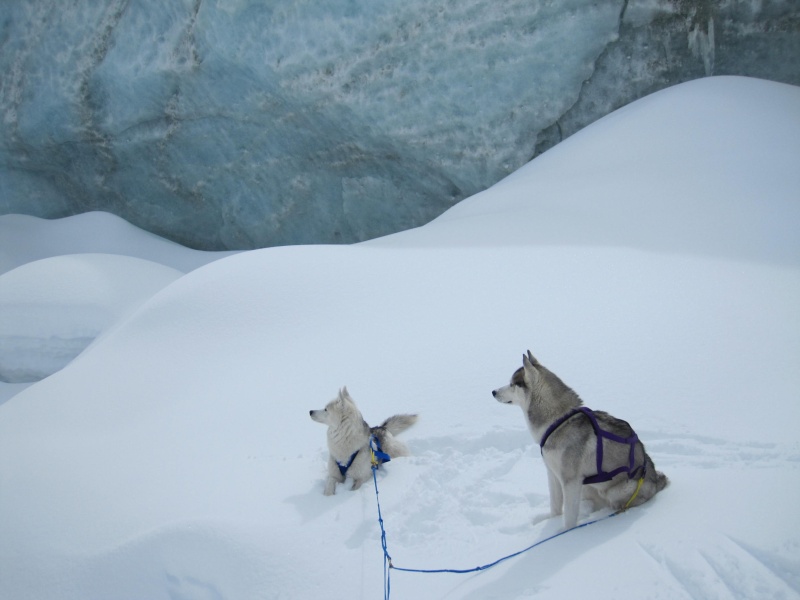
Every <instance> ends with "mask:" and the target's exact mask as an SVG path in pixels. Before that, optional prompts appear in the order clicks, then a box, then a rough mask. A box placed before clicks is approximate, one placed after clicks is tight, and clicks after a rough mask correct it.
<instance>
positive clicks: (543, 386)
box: [492, 350, 669, 529]
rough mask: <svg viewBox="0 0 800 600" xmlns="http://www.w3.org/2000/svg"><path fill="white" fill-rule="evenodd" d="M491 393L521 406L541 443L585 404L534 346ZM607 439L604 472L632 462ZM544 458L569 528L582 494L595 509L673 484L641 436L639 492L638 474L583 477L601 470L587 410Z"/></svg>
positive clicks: (554, 509) (602, 416) (555, 503)
mask: <svg viewBox="0 0 800 600" xmlns="http://www.w3.org/2000/svg"><path fill="white" fill-rule="evenodd" d="M492 395H493V396H494V397H495V399H496V400H497V401H498V402H502V403H503V404H516V405H517V406H519V407H520V408H522V412H523V413H525V420H526V422H527V424H528V428H529V429H530V432H531V434H532V435H533V439H534V440H536V443H537V444H541V440H542V436H544V434H545V432H546V431H547V429H548V428H549V427H550V425H551V424H553V423H554V422H555V421H557V420H558V419H559V418H561V417H563V416H565V415H567V414H568V413H569V412H570V411H572V410H573V409H575V408H577V407H579V406H582V405H583V402H582V401H581V399H580V397H579V396H578V394H576V393H575V392H574V391H573V390H572V389H571V388H569V387H568V386H567V385H566V384H564V382H563V381H561V379H559V378H558V377H557V376H556V375H555V374H554V373H553V372H551V371H549V370H548V369H547V368H545V367H544V366H543V365H542V364H541V363H540V362H539V361H538V360H536V359H535V358H534V357H533V355H532V354H531V352H530V350H529V351H528V354H527V356H523V357H522V367H520V368H519V369H517V371H516V372H515V373H514V374H513V376H512V377H511V383H510V384H509V385H507V386H505V387H501V388H499V389H496V390H494V391H493V392H492ZM593 412H594V415H595V417H596V418H597V421H598V424H599V425H600V427H601V428H602V429H604V430H606V431H608V432H611V433H613V434H616V435H618V436H621V437H630V436H632V435H634V433H633V429H632V428H631V426H630V425H629V424H628V423H627V422H626V421H623V420H621V419H617V418H615V417H612V416H611V415H609V414H608V413H605V412H601V411H593ZM602 443H603V464H602V469H603V471H606V472H611V471H613V470H614V469H615V468H617V467H620V466H624V465H628V461H629V453H630V446H629V445H627V444H623V443H619V442H615V441H612V440H608V439H603V442H602ZM542 458H543V460H544V464H545V466H546V467H547V481H548V485H549V489H550V516H551V517H555V516H558V515H561V514H563V515H564V527H565V529H570V528H572V527H575V526H576V525H577V523H578V512H579V510H580V503H581V498H582V497H583V498H584V499H586V500H588V501H590V502H591V504H592V509H593V510H597V509H599V508H601V507H604V506H605V507H608V508H610V509H611V510H614V511H618V510H623V509H625V508H629V507H633V506H638V505H640V504H642V503H643V502H646V501H647V500H649V499H650V498H652V497H653V496H655V495H656V493H658V492H660V491H661V490H663V489H664V488H665V487H666V486H667V484H668V483H669V480H668V479H667V477H666V476H665V475H664V474H663V473H660V472H658V471H656V469H655V466H654V465H653V461H652V460H651V459H650V457H649V456H648V455H647V452H645V449H644V445H643V444H642V443H641V441H637V442H636V443H635V445H634V464H635V465H636V466H637V467H638V466H640V465H642V464H643V461H644V465H645V466H644V470H645V475H644V481H643V482H642V485H641V487H640V489H639V491H638V493H637V492H636V489H637V486H638V478H635V479H631V478H629V477H628V474H627V473H620V474H618V475H616V476H615V477H614V478H613V479H611V480H610V481H606V482H602V483H589V484H584V478H586V477H591V476H593V475H596V474H597V462H596V460H597V436H596V434H595V430H594V427H593V425H592V423H591V421H590V420H589V418H588V417H587V416H586V415H584V414H582V413H578V414H575V415H573V416H572V417H570V418H569V419H567V420H566V421H565V422H564V423H563V424H562V425H560V426H559V427H558V428H557V429H555V430H554V431H553V432H552V433H551V435H550V436H549V437H548V438H547V440H546V443H545V446H544V448H543V449H542ZM634 495H635V497H634ZM632 498H633V500H631V499H632Z"/></svg>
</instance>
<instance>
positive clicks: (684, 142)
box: [369, 77, 800, 265]
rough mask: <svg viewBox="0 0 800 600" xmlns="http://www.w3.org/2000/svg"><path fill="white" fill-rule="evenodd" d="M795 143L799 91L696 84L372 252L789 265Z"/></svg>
mask: <svg viewBox="0 0 800 600" xmlns="http://www.w3.org/2000/svg"><path fill="white" fill-rule="evenodd" d="M798 131H800V88H798V87H795V86H790V85H785V84H781V83H774V82H767V81H760V80H755V79H748V78H745V77H714V78H710V79H701V80H697V81H692V82H689V83H685V84H682V85H679V86H675V87H673V88H669V89H667V90H663V91H661V92H659V93H657V94H653V95H651V96H647V97H646V98H643V99H641V100H638V101H636V102H634V103H632V104H629V105H628V106H625V107H623V108H621V109H619V110H617V111H616V112H614V113H612V114H610V115H608V116H607V117H604V118H603V119H601V120H599V121H597V122H596V123H594V124H593V125H592V126H591V127H590V128H587V129H585V130H583V131H580V132H578V133H576V134H575V135H573V136H572V137H570V138H568V139H567V140H565V141H564V142H563V143H561V144H559V145H558V146H556V147H554V148H553V149H551V150H550V151H548V152H546V153H545V154H543V155H542V156H540V157H539V158H537V159H536V160H534V161H532V162H530V163H528V164H527V165H525V166H524V167H522V168H521V169H519V170H518V171H517V172H515V173H513V174H512V175H510V176H509V177H507V178H505V179H504V180H502V181H501V182H499V183H497V184H496V185H495V186H494V187H492V188H490V189H489V190H487V191H485V192H482V193H480V194H476V195H475V196H472V197H471V198H468V199H466V200H464V201H462V202H461V203H459V204H458V205H456V206H455V207H453V208H452V209H450V210H449V211H448V212H446V213H445V214H444V215H442V216H441V217H439V218H438V219H436V220H435V221H433V222H432V223H429V224H428V225H426V226H424V227H421V228H419V229H416V230H414V231H411V232H405V233H402V234H397V235H395V236H388V237H386V238H382V239H379V240H375V241H373V242H369V243H371V244H375V245H390V244H394V243H395V240H396V243H398V244H399V245H407V244H409V243H414V244H425V245H428V246H430V245H438V246H441V245H443V244H446V245H468V246H474V245H478V244H480V245H495V246H496V245H498V244H503V245H515V244H524V245H530V244H533V245H536V246H542V245H553V244H559V245H579V246H597V245H602V246H616V247H630V248H639V249H642V250H651V251H659V252H669V253H676V252H677V253H682V254H687V255H693V256H696V255H703V256H711V257H724V258H734V259H744V260H757V261H763V262H770V263H777V264H791V265H797V264H800V235H797V231H798V225H799V224H800V201H798V198H799V197H800V196H799V195H798V190H800V168H797V164H798V162H797V161H798V156H800V136H798ZM509 215H514V216H515V218H513V219H509Z"/></svg>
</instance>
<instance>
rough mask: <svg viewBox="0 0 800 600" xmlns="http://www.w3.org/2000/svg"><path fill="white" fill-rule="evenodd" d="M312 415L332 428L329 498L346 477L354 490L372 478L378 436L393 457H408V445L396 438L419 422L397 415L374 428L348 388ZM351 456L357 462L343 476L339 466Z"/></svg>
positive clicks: (327, 485)
mask: <svg viewBox="0 0 800 600" xmlns="http://www.w3.org/2000/svg"><path fill="white" fill-rule="evenodd" d="M309 414H310V416H311V418H312V419H313V420H314V421H317V422H318V423H323V424H325V425H327V426H328V478H327V480H326V481H325V490H324V492H323V493H324V494H325V495H326V496H331V495H333V494H334V493H336V484H337V483H344V481H345V478H346V477H350V478H351V479H352V480H353V487H352V488H351V489H353V490H357V489H358V488H360V487H361V484H363V483H364V482H365V481H367V480H368V479H369V478H370V477H372V453H371V451H370V448H369V440H370V436H373V435H374V436H375V437H376V439H377V440H378V442H379V443H380V447H381V449H382V451H383V452H385V453H386V454H388V455H389V456H390V457H391V458H396V457H398V456H408V455H409V452H408V448H407V447H406V445H405V444H404V443H403V442H401V441H400V440H398V439H396V438H395V437H394V436H395V435H397V434H399V433H402V432H403V431H405V430H406V429H408V428H409V427H411V426H412V425H413V424H414V423H416V422H417V415H395V416H393V417H389V418H388V419H386V420H385V421H384V422H383V423H382V424H381V425H379V426H377V427H370V426H369V425H368V424H367V422H366V421H365V420H364V418H363V417H362V416H361V411H359V410H358V407H357V406H356V403H355V402H354V401H353V399H352V398H351V397H350V394H349V393H348V392H347V388H346V387H343V388H342V389H341V390H339V395H338V396H337V397H336V398H334V399H333V400H331V401H330V402H328V404H327V406H325V408H324V409H322V410H311V411H309ZM354 454H355V456H354ZM351 457H353V462H352V463H351V464H350V466H349V467H348V468H347V472H346V475H343V474H342V472H341V470H340V469H339V464H341V465H346V464H347V463H348V462H349V461H350V458H351ZM337 463H338V464H337Z"/></svg>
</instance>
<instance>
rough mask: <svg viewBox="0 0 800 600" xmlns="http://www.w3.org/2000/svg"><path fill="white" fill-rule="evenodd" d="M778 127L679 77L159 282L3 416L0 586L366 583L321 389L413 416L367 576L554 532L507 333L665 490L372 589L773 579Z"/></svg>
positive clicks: (735, 591) (219, 594)
mask: <svg viewBox="0 0 800 600" xmlns="http://www.w3.org/2000/svg"><path fill="white" fill-rule="evenodd" d="M721 97H724V98H725V99H726V103H725V108H724V109H721V108H720V109H718V110H710V109H708V108H707V107H708V106H709V105H714V104H715V103H718V102H719V99H720V98H721ZM754 98H755V99H759V102H754V101H753V99H754ZM698 113H699V114H698ZM678 115H682V117H683V119H679V118H677V116H678ZM799 117H800V89H797V88H792V87H788V86H782V85H779V84H772V83H766V82H763V81H757V80H747V79H732V78H715V79H706V80H703V81H699V82H695V83H692V84H687V85H683V86H679V87H677V88H673V89H670V90H667V91H665V92H662V93H660V94H656V95H654V96H652V97H650V98H646V99H644V100H642V101H640V102H638V103H635V104H634V105H631V106H629V107H627V108H626V109H622V110H620V111H618V112H617V113H615V114H614V115H612V116H611V117H609V118H607V119H604V120H603V121H601V122H599V123H598V124H596V125H595V126H593V127H590V128H588V129H587V130H584V131H583V132H581V133H580V134H578V135H576V136H574V137H573V138H571V139H570V140H569V141H568V142H567V143H565V144H562V145H561V146H559V147H557V148H555V149H554V150H553V151H551V152H548V153H547V154H545V155H543V156H542V157H540V158H539V159H537V160H536V161H534V162H533V163H531V164H530V165H528V166H527V167H525V168H523V169H521V170H520V171H519V172H517V173H516V174H514V175H512V176H511V177H510V178H509V179H507V180H506V181H504V182H501V183H500V184H498V185H497V186H495V187H494V188H491V189H490V190H488V191H486V192H484V193H483V194H480V195H478V196H476V197H474V198H471V199H468V200H467V201H465V202H464V203H462V204H461V205H459V206H458V207H456V208H455V209H453V210H452V211H451V212H449V213H447V214H445V215H444V216H443V217H441V218H440V219H437V220H436V221H434V222H433V223H431V224H429V225H428V226H425V227H423V228H420V229H418V230H414V231H409V232H406V233H403V234H397V235H394V236H391V237H389V238H385V239H383V240H376V241H374V242H370V243H367V244H360V245H356V246H304V247H286V248H273V249H267V250H260V251H253V252H246V253H241V254H237V255H234V256H231V257H228V258H225V259H222V260H218V261H215V262H212V263H210V264H208V265H206V266H205V267H202V268H199V269H196V270H194V271H192V272H190V273H188V274H186V275H184V276H182V277H180V278H179V279H177V280H176V281H175V282H174V283H172V284H170V285H167V286H166V287H165V288H163V289H162V290H161V291H160V292H158V293H156V294H155V295H154V296H152V297H151V298H150V299H149V301H147V302H145V303H144V304H143V305H142V306H141V307H140V308H139V309H138V310H136V312H135V313H134V314H132V315H131V316H129V317H127V318H125V319H124V320H123V321H122V322H118V323H116V324H115V325H114V326H113V329H110V330H109V331H107V332H106V334H105V335H104V336H102V338H101V339H99V340H98V341H97V343H95V344H94V345H92V346H91V347H90V348H89V349H88V350H87V351H85V352H84V353H83V354H81V355H80V356H79V357H78V358H77V359H76V360H74V361H73V362H72V363H71V364H70V365H69V366H68V367H66V368H65V369H63V370H62V371H59V372H57V373H55V374H54V375H52V376H51V377H49V378H47V379H44V380H43V381H41V382H39V383H37V384H35V385H33V386H31V387H29V388H27V389H26V390H25V391H23V392H21V393H19V394H17V395H16V396H14V397H13V398H11V399H10V400H9V401H7V402H6V403H5V404H2V405H0V597H2V598H6V597H8V598H15V599H20V600H24V599H26V598H37V599H39V598H47V599H73V598H74V599H78V598H80V599H86V598H98V599H99V598H131V599H133V598H165V599H166V598H171V599H177V598H180V599H184V598H196V599H205V598H225V599H243V598H343V599H344V598H347V599H351V598H380V597H383V595H384V591H383V581H382V580H383V572H382V553H381V546H380V530H379V527H378V523H377V512H376V504H375V499H376V496H375V492H374V489H373V488H372V487H371V486H366V485H365V486H364V487H363V488H362V489H361V490H359V491H357V492H350V491H348V490H346V489H344V488H341V487H340V488H339V491H338V493H337V494H336V495H335V496H333V497H323V496H322V486H323V479H324V461H325V445H324V437H325V436H324V429H323V428H322V427H321V426H320V425H319V424H317V423H314V422H312V421H311V420H310V419H309V418H308V410H309V409H311V408H319V407H322V406H323V405H324V404H325V403H326V402H327V401H328V400H329V399H330V398H331V397H333V395H334V394H335V392H336V390H337V388H338V387H339V386H341V385H344V384H346V385H347V386H348V388H349V390H350V392H351V394H352V395H353V397H354V398H355V400H356V402H358V403H359V405H360V406H361V408H362V412H363V413H364V416H365V418H366V419H367V420H368V421H370V422H371V423H376V422H378V421H380V420H382V419H383V418H385V417H386V416H388V415H389V414H392V413H394V412H411V411H413V412H419V413H420V415H421V419H420V422H419V424H418V425H417V426H415V427H414V428H413V429H411V430H410V431H409V432H407V433H406V434H404V438H405V439H406V441H407V442H408V443H409V446H410V447H411V450H412V452H413V454H414V455H413V456H412V457H409V458H405V459H397V460H395V461H392V462H391V463H390V464H388V465H386V467H385V469H384V470H383V471H382V472H381V473H380V474H379V477H378V484H379V486H380V499H381V506H382V510H383V517H384V520H385V524H386V532H387V541H388V545H389V551H390V553H391V554H392V556H393V559H394V563H395V565H397V566H400V567H411V568H440V567H448V568H469V567H474V566H477V565H479V564H485V563H488V562H491V561H493V560H495V559H496V558H499V557H500V556H503V555H506V554H509V553H511V552H514V551H517V550H520V549H521V548H524V547H526V546H529V545H530V544H532V543H534V542H535V541H537V540H539V539H543V538H545V537H547V536H549V535H551V534H553V533H555V532H557V531H558V530H559V528H560V526H561V523H560V520H558V519H553V520H544V521H541V522H539V523H538V524H536V525H534V524H533V519H534V517H536V516H539V515H541V514H543V513H545V512H546V511H547V507H548V500H547V485H546V476H545V473H544V467H543V465H542V463H541V459H540V458H539V456H538V450H537V448H535V447H533V443H532V440H531V438H530V435H529V433H528V432H527V428H526V427H525V424H524V422H523V418H522V414H521V413H520V411H519V410H518V409H514V408H510V407H506V406H502V405H500V404H498V403H497V402H495V401H494V399H493V398H492V397H491V393H490V392H491V390H492V389H493V388H496V387H498V386H500V385H502V384H504V383H505V382H506V381H507V380H508V378H509V376H510V375H511V373H512V372H513V370H514V369H516V368H517V367H518V366H519V364H520V357H521V354H522V352H524V351H525V350H526V349H527V348H530V349H531V350H532V351H533V352H534V353H535V354H536V355H537V357H538V358H539V359H540V360H541V361H542V362H543V363H544V364H545V365H547V366H549V367H550V368H551V369H553V370H554V371H555V372H556V373H558V374H559V375H561V376H562V378H563V379H564V380H565V381H566V382H567V383H568V384H570V385H571V386H572V387H574V388H575V389H576V390H577V391H578V392H579V393H580V394H581V395H582V397H583V399H584V401H585V402H586V404H587V405H589V406H591V407H593V408H598V409H603V410H608V411H610V412H612V413H614V414H616V415H618V416H621V417H623V418H625V419H626V420H628V421H630V422H631V424H632V425H633V426H634V427H635V428H636V430H637V432H638V433H639V435H640V437H641V438H642V439H643V440H644V441H645V443H646V445H647V448H648V451H649V452H650V454H651V456H652V458H653V460H654V461H655V464H656V466H657V467H658V468H659V469H660V470H663V471H664V472H665V473H667V475H668V476H669V477H670V479H671V481H672V484H671V486H670V487H669V488H667V490H665V491H664V492H663V493H662V494H660V495H659V496H657V497H656V498H655V499H654V500H653V501H652V502H650V503H648V504H646V505H644V506H642V507H640V508H637V509H634V510H631V511H629V512H628V513H625V514H624V515H621V516H617V517H615V518H613V519H609V520H605V521H602V522H600V523H597V524H595V525H591V526H589V527H586V528H582V529H580V530H577V531H574V532H570V533H568V534H566V535H564V536H561V537H559V538H557V539H555V540H553V541H551V542H548V543H547V544H546V545H544V546H541V547H539V548H537V549H535V550H532V551H530V552H528V553H526V554H524V555H522V556H520V557H517V558H514V559H511V560H509V561H506V562H504V563H502V564H501V565H499V566H497V567H495V568H493V569H491V570H489V571H485V572H482V573H479V574H472V575H451V574H442V575H424V574H412V573H403V572H398V571H393V572H392V575H391V577H392V579H391V581H392V592H391V597H392V598H397V599H399V598H444V597H447V598H474V599H478V598H481V599H482V598H532V597H536V598H565V597H567V598H570V597H588V596H591V597H597V598H609V597H636V598H761V597H770V598H796V597H798V595H799V594H800V577H798V575H797V573H798V572H800V518H799V517H798V516H797V511H796V509H795V504H796V496H797V493H798V492H799V491H800V485H798V483H799V480H798V475H799V474H800V471H799V470H798V466H799V465H800V445H799V444H798V438H797V434H796V423H797V422H798V419H800V405H799V404H798V402H797V389H800V370H798V369H797V365H798V364H800V363H799V361H800V318H799V317H798V310H797V307H798V306H800V239H798V236H797V235H792V233H793V232H796V231H798V230H800V229H798V226H800V219H798V212H797V211H798V208H797V204H798V202H797V198H796V197H793V196H792V195H791V192H792V190H795V191H796V190H798V189H800V187H798V186H797V177H798V175H797V173H796V169H790V168H785V167H786V166H791V165H795V164H797V162H798V160H797V159H798V158H800V136H798V135H797V134H798V133H800V122H799V121H798V118H799ZM697 123H703V124H704V128H703V130H702V131H698V130H697ZM753 123H755V124H756V125H757V126H753ZM754 130H755V131H757V132H758V133H759V135H755V133H754ZM720 132H724V136H723V137H722V138H720ZM762 132H767V133H768V134H767V133H764V134H763V135H761V133H762ZM745 139H746V140H747V143H744V142H742V143H739V144H734V143H732V142H733V141H740V142H741V141H742V140H745ZM715 140H716V141H715ZM712 142H713V143H712ZM776 142H779V143H776ZM593 148H594V149H595V150H599V154H598V153H597V152H592V151H591V150H592V149H593ZM646 148H650V153H647V152H645V149H646ZM632 149H633V150H632ZM634 159H636V160H634ZM632 161H633V162H632ZM682 161H689V162H691V163H692V164H694V165H696V171H695V172H694V173H695V174H696V177H695V176H694V175H688V176H687V177H690V180H686V179H683V176H682V175H680V173H682V171H681V170H676V171H674V172H673V176H671V177H670V176H667V175H665V174H664V170H665V169H667V172H669V169H668V167H669V165H670V164H673V163H677V162H682ZM542 165H545V166H542ZM559 173H561V174H567V173H570V174H571V177H569V178H564V177H557V175H558V174H559ZM731 180H733V181H734V183H733V184H732V183H731ZM559 181H560V183H559ZM743 188H744V189H743ZM748 190H749V191H748ZM611 191H613V192H614V193H613V194H612V193H611ZM676 191H680V192H681V194H680V195H679V196H678V197H675V196H674V192H676ZM545 192H547V193H545ZM756 195H757V201H756V200H753V196H756ZM793 199H794V202H792V200H793ZM748 200H749V201H750V202H749V203H748ZM731 203H732V204H731ZM640 205H641V206H640ZM603 207H605V208H603ZM729 209H730V210H729ZM729 212H733V213H735V216H730V215H729ZM728 217H730V218H728ZM747 222H750V223H751V224H752V225H753V231H750V230H749V229H748V228H747V227H743V225H742V223H747ZM687 223H696V224H699V225H700V224H702V225H703V227H702V228H700V227H699V225H698V227H689V226H686V224H687ZM628 226H631V227H632V228H633V229H635V231H633V232H631V230H630V228H629V227H628ZM765 240H766V241H765ZM770 240H772V241H774V243H767V242H769V241H770ZM762 241H765V244H766V247H765V246H762V244H761V242H762ZM21 318H24V315H23V316H22V317H21ZM594 516H600V515H597V514H596V515H592V516H590V515H588V514H585V513H584V514H583V515H582V518H583V520H588V519H590V518H592V517H594Z"/></svg>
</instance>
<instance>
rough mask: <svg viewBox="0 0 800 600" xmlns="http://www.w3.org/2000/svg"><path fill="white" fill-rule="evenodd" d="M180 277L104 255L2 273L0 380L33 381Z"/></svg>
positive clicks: (61, 364) (59, 259) (125, 258)
mask: <svg viewBox="0 0 800 600" xmlns="http://www.w3.org/2000/svg"><path fill="white" fill-rule="evenodd" d="M181 275H182V273H181V272H180V271H178V270H176V269H172V268H170V267H165V266H163V265H161V264H157V263H153V262H150V261H145V260H142V259H138V258H132V257H129V256H114V255H109V254H80V255H66V256H57V257H53V258H47V259H43V260H38V261H34V262H31V263H28V264H26V265H23V266H21V267H18V268H17V269H14V270H13V271H9V272H8V273H5V274H3V275H0V349H1V350H0V381H4V382H6V383H24V382H32V381H38V380H40V379H42V378H44V377H47V376H48V375H51V374H52V373H55V372H56V371H58V370H59V369H61V368H63V367H64V366H65V365H66V364H68V363H69V362H70V361H71V360H72V359H73V358H75V357H76V356H77V355H78V354H80V353H81V352H82V351H83V350H84V348H86V347H87V346H88V345H89V344H90V343H91V342H92V341H93V340H94V339H95V338H96V337H97V336H98V335H100V334H101V333H102V332H103V331H105V330H106V329H107V328H108V327H110V326H111V325H112V324H114V323H115V322H116V321H118V320H119V319H121V318H122V317H124V316H126V315H128V314H130V313H131V312H132V311H133V310H134V309H135V308H136V307H138V306H139V305H140V304H142V302H144V301H145V300H147V299H149V298H150V297H151V296H153V295H154V294H155V293H156V292H157V291H159V290H160V289H162V288H163V287H165V286H166V285H169V284H170V283H172V282H173V281H175V280H176V279H177V278H178V277H180V276H181Z"/></svg>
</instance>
